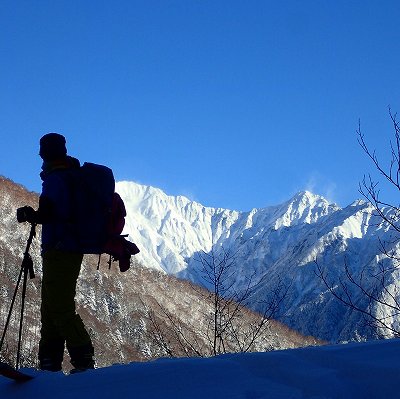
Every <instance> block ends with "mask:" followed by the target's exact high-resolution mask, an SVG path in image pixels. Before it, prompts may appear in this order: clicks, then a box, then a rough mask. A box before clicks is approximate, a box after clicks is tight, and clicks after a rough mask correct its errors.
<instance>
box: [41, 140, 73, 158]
mask: <svg viewBox="0 0 400 399" xmlns="http://www.w3.org/2000/svg"><path fill="white" fill-rule="evenodd" d="M65 144H66V140H65V137H64V136H63V135H61V134H58V133H48V134H45V135H44V136H43V137H42V138H41V139H40V151H39V155H40V157H41V158H42V159H43V161H54V160H56V159H60V158H64V157H65V156H66V155H67V148H66V147H65Z"/></svg>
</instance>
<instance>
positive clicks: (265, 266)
mask: <svg viewBox="0 0 400 399" xmlns="http://www.w3.org/2000/svg"><path fill="white" fill-rule="evenodd" d="M117 191H118V192H119V193H120V194H121V196H122V198H123V199H124V201H125V203H126V206H127V209H128V218H127V225H126V233H127V234H129V235H130V237H131V239H132V240H133V241H134V242H136V243H137V244H138V246H139V247H140V248H141V254H140V255H139V256H140V257H141V258H140V259H141V261H142V262H143V263H145V264H147V265H148V266H150V267H153V268H155V269H157V270H161V271H164V272H166V273H168V274H174V275H176V276H179V277H184V278H187V279H191V280H194V281H195V282H197V283H202V281H201V280H200V278H199V267H201V265H199V262H198V254H199V253H210V251H212V250H218V249H219V248H221V247H223V248H224V249H225V250H229V251H231V252H232V253H234V254H235V263H236V273H235V275H234V276H233V277H232V278H233V281H232V284H233V285H234V286H235V287H236V288H238V289H240V288H241V284H242V288H243V289H244V287H245V282H246V276H247V277H248V276H250V275H252V276H254V275H256V277H257V279H258V280H259V281H260V284H259V288H258V291H257V293H256V294H255V297H254V299H255V303H256V302H257V301H256V299H257V300H260V299H262V298H264V297H266V295H267V293H268V292H273V290H274V289H276V286H277V284H281V283H282V282H283V283H284V284H286V286H287V287H290V288H289V289H288V295H287V298H286V306H285V311H283V312H282V313H281V314H280V316H279V318H280V320H281V321H283V322H285V323H286V324H288V325H289V326H290V327H292V328H295V329H297V330H299V331H300V332H301V333H303V334H306V335H312V336H316V337H318V338H321V339H325V340H328V341H343V340H351V339H360V337H361V338H369V337H375V336H377V334H378V333H377V331H373V330H371V329H368V328H366V326H365V321H364V320H363V318H362V315H361V314H359V313H356V312H351V311H350V310H349V309H348V308H346V307H344V306H343V305H341V304H340V303H339V302H338V301H337V300H336V299H335V298H334V297H333V296H332V294H330V293H329V292H327V288H326V286H325V285H324V284H323V283H322V281H321V279H320V278H319V277H318V276H317V273H316V263H315V261H316V260H318V264H319V265H320V267H322V268H323V269H324V270H327V271H328V272H329V274H330V276H332V279H333V281H335V279H336V280H338V279H340V278H343V277H344V276H345V265H347V266H348V267H349V269H350V270H351V271H352V272H354V273H356V274H357V273H360V272H361V270H362V268H364V267H377V264H378V262H379V260H380V259H382V254H381V248H380V243H379V241H384V242H393V237H392V233H391V232H390V231H389V230H388V229H387V228H384V226H382V224H381V223H380V220H379V218H377V216H376V215H374V211H373V208H372V207H371V206H369V204H368V203H366V202H364V201H355V202H353V203H352V204H351V205H349V206H347V207H345V208H340V207H339V206H338V205H336V204H332V203H330V202H329V201H327V200H326V199H325V198H323V197H321V196H319V195H315V194H313V193H311V192H309V191H302V192H299V193H297V194H296V195H294V196H293V198H291V199H290V200H288V201H286V202H284V203H282V204H279V205H276V206H269V207H266V208H260V209H252V210H251V211H248V212H238V211H234V210H228V209H221V208H210V207H205V206H202V205H201V204H199V203H197V202H193V201H190V200H189V199H188V198H186V197H182V196H177V197H174V196H168V195H166V194H165V193H164V192H163V191H161V190H159V189H156V188H153V187H148V186H143V185H140V184H136V183H132V182H119V183H117ZM393 278H394V277H393ZM358 299H359V300H360V301H361V302H363V301H364V299H363V298H362V297H359V298H358ZM363 306H364V305H363ZM367 306H368V303H367V302H365V307H367ZM376 312H381V313H380V315H383V316H384V310H383V309H376ZM382 312H383V313H382ZM396 322H397V321H396V319H394V320H393V323H396Z"/></svg>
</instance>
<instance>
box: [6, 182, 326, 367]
mask: <svg viewBox="0 0 400 399" xmlns="http://www.w3.org/2000/svg"><path fill="white" fill-rule="evenodd" d="M154 200H156V198H155V197H154ZM24 205H31V206H33V207H35V208H36V207H37V205H38V195H37V194H36V193H32V192H28V191H27V190H26V189H25V188H24V187H22V186H20V185H18V184H16V183H14V182H12V181H11V180H9V179H6V178H4V177H2V176H0V298H1V300H0V331H1V333H3V329H4V327H5V322H6V319H7V317H8V313H9V309H10V304H11V303H12V298H13V294H14V290H15V284H16V282H17V279H18V274H19V272H20V268H21V262H22V258H23V253H24V250H25V248H26V242H27V238H28V236H29V230H30V226H29V225H28V224H27V223H17V220H16V209H17V208H18V207H21V206H24ZM129 214H130V215H132V214H133V212H132V211H130V212H129ZM128 222H129V223H130V224H131V226H132V223H133V219H131V217H129V218H128ZM129 223H128V225H129ZM145 223H146V219H145V218H144V219H143V221H142V224H145ZM148 223H150V220H149V222H148ZM36 231H37V235H36V238H34V240H33V242H32V246H31V249H30V255H31V256H32V259H33V264H34V270H35V274H36V278H34V279H32V280H31V279H29V280H28V283H27V295H26V306H25V313H24V331H23V342H22V356H21V359H22V366H25V367H34V366H35V365H36V363H37V351H38V342H39V337H40V290H41V274H42V270H41V263H42V262H41V257H40V241H41V240H40V234H41V228H40V226H37V229H36ZM134 233H135V234H136V233H138V230H136V229H135V230H134ZM148 234H149V236H151V234H152V233H151V230H150V229H149V230H148ZM145 243H146V245H147V246H148V248H149V250H150V249H151V245H152V243H151V240H150V239H149V240H148V241H146V240H143V241H140V245H141V249H142V253H141V256H142V259H141V261H142V262H143V263H144V264H147V265H153V267H145V266H144V265H143V264H141V263H140V262H139V259H138V258H137V257H134V258H133V259H132V261H131V268H130V269H129V270H128V271H127V272H125V273H121V272H120V271H119V268H118V266H117V264H116V263H113V264H112V266H111V269H109V266H108V257H107V256H105V255H103V256H102V257H101V262H100V269H99V270H97V266H98V261H99V257H98V256H96V255H85V257H84V261H83V266H82V270H81V274H80V277H79V280H78V287H77V295H76V298H75V300H76V303H77V309H78V312H79V314H80V315H81V316H82V318H83V319H84V320H85V324H86V326H87V328H88V330H89V333H90V335H91V337H92V340H93V343H94V347H95V354H96V364H97V366H98V367H104V366H109V365H111V364H115V363H128V362H132V361H145V360H152V359H155V358H159V357H166V356H168V357H171V356H174V357H186V356H209V355H210V354H211V353H212V352H213V351H212V348H213V346H212V345H213V341H212V328H211V327H210V318H212V317H213V301H212V298H210V295H209V294H210V293H209V292H208V291H206V290H204V289H202V288H200V287H198V286H194V285H193V284H192V283H190V282H188V281H187V280H184V279H178V278H176V277H175V276H172V275H169V274H167V273H165V272H164V271H160V270H161V269H160V267H158V269H159V270H154V269H155V268H157V267H155V266H156V265H157V259H155V260H154V261H153V262H151V260H152V259H151V255H149V254H150V252H148V250H147V249H146V245H145ZM143 254H144V256H143ZM21 285H22V284H20V290H19V293H18V295H17V296H16V302H15V306H14V312H13V314H12V316H13V317H12V318H11V323H10V325H9V327H8V330H7V334H6V336H5V341H4V345H2V348H1V351H0V361H6V362H7V363H9V364H13V363H14V362H15V355H16V345H17V340H18V329H19V318H18V317H17V316H18V314H19V311H20V307H21V298H22V296H21ZM256 320H258V318H257V317H256V316H255V313H254V312H252V311H250V310H248V309H243V311H241V312H240V323H241V325H240V329H236V331H237V332H240V331H243V332H247V329H246V328H251V327H252V326H253V325H254V323H255V321H256ZM264 327H265V328H264V329H263V331H262V334H259V336H258V338H257V339H256V340H252V337H251V336H250V340H251V342H250V341H249V339H247V338H246V336H244V335H240V336H239V334H237V335H236V338H239V339H238V340H236V341H234V340H232V339H230V338H229V337H227V338H226V340H225V341H224V342H225V345H226V350H227V351H229V352H237V351H240V350H241V347H240V346H238V344H241V345H242V344H243V343H245V342H247V343H250V344H251V350H256V351H265V350H267V351H269V350H272V349H283V348H294V347H301V346H307V345H316V344H319V342H317V341H316V340H315V339H314V338H312V337H309V338H308V337H303V336H302V335H301V334H299V333H297V332H296V331H293V330H290V329H289V328H288V327H287V326H285V325H283V324H282V323H279V322H277V321H275V320H269V321H268V322H267V323H266V324H264ZM66 360H67V359H66ZM14 364H15V363H14ZM68 367H70V365H69V363H68V362H65V363H64V370H65V371H67V370H68Z"/></svg>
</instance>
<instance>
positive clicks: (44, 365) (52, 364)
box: [39, 358, 61, 371]
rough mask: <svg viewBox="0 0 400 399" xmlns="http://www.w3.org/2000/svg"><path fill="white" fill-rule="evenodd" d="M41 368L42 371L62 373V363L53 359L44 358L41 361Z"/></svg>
mask: <svg viewBox="0 0 400 399" xmlns="http://www.w3.org/2000/svg"><path fill="white" fill-rule="evenodd" d="M39 367H40V370H42V371H61V362H58V361H55V360H54V359H53V358H44V359H40V360H39Z"/></svg>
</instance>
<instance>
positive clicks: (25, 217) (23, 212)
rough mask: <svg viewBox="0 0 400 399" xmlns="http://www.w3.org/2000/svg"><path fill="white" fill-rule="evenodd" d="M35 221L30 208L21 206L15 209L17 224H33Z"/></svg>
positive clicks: (33, 212) (34, 212) (33, 213)
mask: <svg viewBox="0 0 400 399" xmlns="http://www.w3.org/2000/svg"><path fill="white" fill-rule="evenodd" d="M35 219H36V211H35V210H34V209H33V208H32V207H31V206H23V207H22V208H18V209H17V220H18V223H24V222H28V223H34V222H35Z"/></svg>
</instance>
